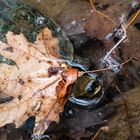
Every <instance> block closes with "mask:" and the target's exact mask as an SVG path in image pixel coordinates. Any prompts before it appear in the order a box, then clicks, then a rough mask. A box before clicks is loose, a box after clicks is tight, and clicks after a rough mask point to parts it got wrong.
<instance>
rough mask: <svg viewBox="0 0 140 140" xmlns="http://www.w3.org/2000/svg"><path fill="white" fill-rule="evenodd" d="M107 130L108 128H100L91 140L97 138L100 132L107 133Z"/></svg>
mask: <svg viewBox="0 0 140 140" xmlns="http://www.w3.org/2000/svg"><path fill="white" fill-rule="evenodd" d="M108 130H109V128H108V126H103V127H101V128H100V129H99V130H98V131H97V133H96V134H95V135H94V137H93V138H92V140H96V138H97V137H98V136H99V134H100V133H101V132H108Z"/></svg>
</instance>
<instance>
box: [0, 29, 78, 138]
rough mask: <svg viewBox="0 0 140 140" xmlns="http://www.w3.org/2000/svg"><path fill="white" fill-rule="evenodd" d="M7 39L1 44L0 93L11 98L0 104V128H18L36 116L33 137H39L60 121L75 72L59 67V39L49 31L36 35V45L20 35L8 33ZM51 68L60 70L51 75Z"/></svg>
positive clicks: (60, 62)
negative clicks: (34, 135) (51, 125)
mask: <svg viewBox="0 0 140 140" xmlns="http://www.w3.org/2000/svg"><path fill="white" fill-rule="evenodd" d="M6 37H7V43H3V42H1V41H0V55H1V56H2V60H1V63H0V91H1V93H3V94H4V95H6V96H10V97H11V96H12V97H13V98H14V99H12V100H11V101H9V102H4V103H2V104H0V127H2V126H4V125H5V124H9V123H15V124H16V127H19V126H21V125H22V124H23V123H24V122H25V121H26V120H27V119H28V118H29V117H30V116H35V117H36V121H35V128H34V134H38V135H41V134H43V132H44V131H45V130H46V129H47V128H48V126H49V124H50V122H51V121H55V122H58V121H59V113H60V112H62V111H63V108H64V105H65V103H66V101H67V99H68V94H67V89H68V87H69V85H71V84H73V83H74V82H75V80H76V79H77V73H78V71H77V70H76V69H72V68H70V67H67V68H65V69H64V68H62V67H61V66H62V65H63V63H64V62H63V60H62V59H61V57H60V55H59V48H58V46H57V45H58V40H57V39H56V38H53V37H52V34H51V31H50V30H49V29H48V28H45V29H44V30H43V31H42V32H41V33H39V34H38V36H37V40H36V42H35V43H30V42H28V40H27V39H26V38H25V36H24V35H23V34H22V33H20V34H19V35H15V34H13V33H12V32H8V33H7V35H6ZM59 60H61V61H59ZM7 61H8V62H9V61H10V62H12V64H13V65H10V64H11V63H10V64H9V63H8V62H7ZM5 62H6V63H5ZM50 67H56V68H60V69H58V71H57V72H56V73H55V74H53V73H52V75H51V76H50V75H49V74H48V70H49V69H50ZM3 94H1V95H3Z"/></svg>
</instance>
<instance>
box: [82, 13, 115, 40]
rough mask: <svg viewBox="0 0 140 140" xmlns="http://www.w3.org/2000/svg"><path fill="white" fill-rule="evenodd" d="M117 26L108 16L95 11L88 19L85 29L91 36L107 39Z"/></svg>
mask: <svg viewBox="0 0 140 140" xmlns="http://www.w3.org/2000/svg"><path fill="white" fill-rule="evenodd" d="M115 27H116V26H115V25H114V24H113V23H112V22H111V21H109V20H108V19H107V18H105V17H104V16H102V15H101V14H99V13H98V12H94V13H93V14H92V15H91V16H90V18H89V19H88V21H87V24H86V26H85V30H86V33H87V35H88V36H90V37H91V38H97V39H99V40H105V38H106V36H107V35H108V34H109V33H111V32H112V31H113V29H114V28H115Z"/></svg>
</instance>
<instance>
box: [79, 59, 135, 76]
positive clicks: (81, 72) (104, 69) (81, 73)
mask: <svg viewBox="0 0 140 140" xmlns="http://www.w3.org/2000/svg"><path fill="white" fill-rule="evenodd" d="M132 59H133V58H132V57H131V58H129V59H127V60H126V61H124V62H123V63H121V64H119V65H114V66H113V67H114V68H115V67H120V66H123V65H125V64H127V63H128V62H130V61H131V60H132ZM111 69H112V68H111V67H107V68H103V69H97V70H92V71H84V72H83V71H80V72H79V74H78V76H81V75H83V74H86V73H95V72H102V71H107V70H111Z"/></svg>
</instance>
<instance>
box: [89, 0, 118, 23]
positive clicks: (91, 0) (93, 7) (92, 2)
mask: <svg viewBox="0 0 140 140" xmlns="http://www.w3.org/2000/svg"><path fill="white" fill-rule="evenodd" d="M89 2H90V4H91V7H92V9H93V11H94V12H96V13H98V14H99V15H101V16H103V17H105V18H106V19H108V20H109V21H111V22H112V23H113V24H115V25H116V22H115V21H114V20H112V19H111V18H110V17H108V16H107V15H105V14H104V13H102V12H100V11H98V10H96V8H95V5H94V0H89Z"/></svg>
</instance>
